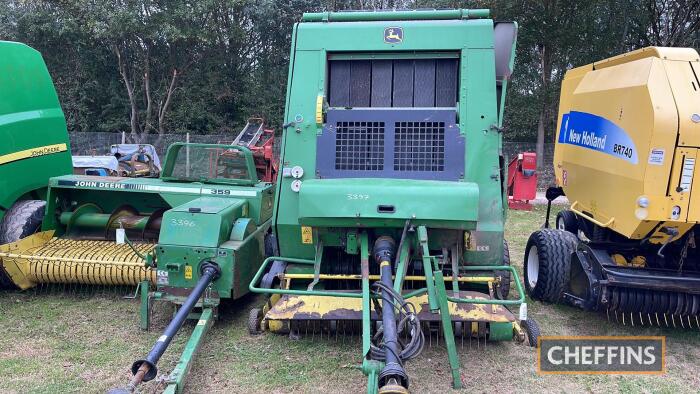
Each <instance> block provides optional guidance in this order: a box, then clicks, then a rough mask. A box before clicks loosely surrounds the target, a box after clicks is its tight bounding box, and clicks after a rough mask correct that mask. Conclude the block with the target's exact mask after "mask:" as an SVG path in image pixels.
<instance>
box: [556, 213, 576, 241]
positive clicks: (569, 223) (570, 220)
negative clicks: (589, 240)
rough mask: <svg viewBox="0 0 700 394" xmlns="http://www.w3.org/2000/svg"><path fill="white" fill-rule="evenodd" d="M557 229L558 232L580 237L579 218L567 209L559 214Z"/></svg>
mask: <svg viewBox="0 0 700 394" xmlns="http://www.w3.org/2000/svg"><path fill="white" fill-rule="evenodd" d="M556 227H557V229H558V230H564V231H568V232H570V233H571V234H574V235H576V236H578V218H577V217H576V214H575V213H573V212H571V211H569V210H568V209H565V210H563V211H559V213H558V214H557V220H556Z"/></svg>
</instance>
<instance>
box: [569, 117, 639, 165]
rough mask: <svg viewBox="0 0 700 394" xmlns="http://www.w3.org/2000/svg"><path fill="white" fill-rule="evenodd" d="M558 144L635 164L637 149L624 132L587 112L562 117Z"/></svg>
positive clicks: (609, 122)
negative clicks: (589, 150) (592, 151)
mask: <svg viewBox="0 0 700 394" xmlns="http://www.w3.org/2000/svg"><path fill="white" fill-rule="evenodd" d="M559 143H560V144H570V145H576V146H580V147H582V148H588V149H593V150H596V151H598V152H603V153H605V154H608V155H611V156H615V157H617V158H620V159H622V160H625V161H628V162H630V163H632V164H637V149H636V147H635V146H634V141H632V138H630V136H629V135H627V133H626V132H625V130H623V129H622V128H621V127H620V126H618V125H616V124H614V123H613V122H611V121H609V120H607V119H605V118H603V117H601V116H598V115H594V114H589V113H587V112H578V111H571V112H569V113H567V114H564V115H563V117H562V120H561V130H559Z"/></svg>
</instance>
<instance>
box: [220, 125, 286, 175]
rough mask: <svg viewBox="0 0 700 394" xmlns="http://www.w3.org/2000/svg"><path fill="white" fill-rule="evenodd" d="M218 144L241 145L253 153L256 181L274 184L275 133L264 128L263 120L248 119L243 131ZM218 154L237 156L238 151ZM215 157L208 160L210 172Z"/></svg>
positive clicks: (275, 173)
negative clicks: (231, 139)
mask: <svg viewBox="0 0 700 394" xmlns="http://www.w3.org/2000/svg"><path fill="white" fill-rule="evenodd" d="M219 144H224V145H227V144H230V145H241V146H245V147H246V148H248V149H250V150H251V152H253V159H254V160H255V168H256V170H257V173H258V179H259V180H261V181H263V182H270V183H274V182H275V181H276V180H277V169H278V164H277V159H276V157H275V131H274V130H272V129H266V128H265V120H264V119H262V118H250V119H248V122H247V123H246V125H245V127H244V128H243V130H241V132H240V133H238V135H237V136H236V138H235V139H234V140H233V142H231V141H219ZM218 154H220V155H224V156H227V155H228V156H237V155H239V152H238V151H225V152H224V151H221V152H219V153H218ZM216 160H218V156H217V157H213V156H212V157H211V158H210V164H209V166H210V172H211V171H213V168H214V166H215V165H216Z"/></svg>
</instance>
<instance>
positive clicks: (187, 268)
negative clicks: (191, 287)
mask: <svg viewBox="0 0 700 394" xmlns="http://www.w3.org/2000/svg"><path fill="white" fill-rule="evenodd" d="M185 279H192V266H191V265H186V266H185Z"/></svg>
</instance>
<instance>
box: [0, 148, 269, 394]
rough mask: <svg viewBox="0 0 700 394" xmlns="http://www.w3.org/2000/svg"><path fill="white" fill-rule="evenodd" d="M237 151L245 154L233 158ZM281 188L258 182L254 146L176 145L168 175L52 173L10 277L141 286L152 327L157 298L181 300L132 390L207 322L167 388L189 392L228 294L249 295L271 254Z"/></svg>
mask: <svg viewBox="0 0 700 394" xmlns="http://www.w3.org/2000/svg"><path fill="white" fill-rule="evenodd" d="M231 151H236V152H237V153H239V154H240V157H242V158H243V160H236V161H231V160H229V157H228V156H229V155H228V153H230V152H231ZM212 157H215V159H214V160H213V162H212V160H211V159H212ZM273 194H274V191H273V185H272V184H270V183H267V182H261V181H259V180H258V178H257V171H256V167H255V161H254V159H253V156H252V153H251V152H250V150H249V149H248V148H245V147H242V146H231V145H206V144H183V143H176V144H173V145H172V146H171V147H170V148H169V150H168V153H167V156H166V160H165V163H164V166H163V171H162V173H161V177H160V178H119V177H96V176H80V175H66V176H60V177H55V178H51V179H50V181H49V190H48V194H47V202H48V203H47V206H46V215H45V217H44V220H43V225H42V229H41V230H42V231H40V232H38V233H36V234H34V235H31V236H29V237H25V238H23V239H20V240H18V241H16V242H12V243H9V244H5V245H2V246H0V265H2V267H3V271H2V273H4V274H5V275H6V277H5V280H6V281H10V283H12V284H14V285H15V286H17V287H19V288H20V289H28V288H32V287H35V286H43V285H46V284H49V283H64V284H81V285H107V286H112V285H129V286H139V288H140V296H141V308H140V313H141V327H142V328H143V329H148V328H149V318H150V310H151V307H152V306H153V304H154V302H156V301H168V302H171V303H173V304H174V305H175V306H176V308H177V310H178V312H177V314H176V315H175V317H174V318H173V320H172V322H171V323H170V325H169V326H168V327H167V329H166V330H165V332H164V334H163V335H162V336H161V337H160V338H159V339H158V342H157V343H156V345H155V346H154V348H153V350H152V351H151V352H150V353H149V354H148V356H146V357H145V358H144V359H141V360H138V361H136V362H135V363H134V365H133V368H132V371H133V373H134V379H133V380H132V382H131V384H130V386H129V387H128V390H127V391H133V390H134V389H135V388H136V386H137V385H138V384H139V383H140V382H141V381H148V380H151V379H153V378H155V377H156V374H157V367H156V364H157V362H158V359H159V358H160V356H161V355H162V354H163V352H164V351H165V350H166V348H167V347H168V345H169V344H170V341H171V339H172V338H173V336H174V335H175V333H176V332H177V331H178V329H179V328H180V327H181V326H182V324H183V323H184V321H185V320H186V319H188V318H191V319H199V321H198V323H197V325H196V326H195V329H194V332H193V334H192V336H191V338H190V340H189V342H188V343H187V345H186V348H185V352H184V353H183V355H182V357H181V359H180V362H179V363H178V365H177V366H176V368H175V370H174V371H173V372H172V373H171V374H169V375H168V376H167V378H166V383H167V384H168V389H167V390H172V391H178V392H179V391H181V390H182V387H183V385H184V379H185V374H186V373H187V371H188V370H189V366H190V361H191V359H192V356H193V355H194V353H195V352H196V349H197V348H198V347H199V344H200V343H201V340H202V338H203V337H204V334H205V333H206V331H207V330H208V329H209V327H210V326H211V324H212V323H213V321H214V319H215V318H216V314H217V306H218V305H219V302H220V300H221V299H226V298H229V299H238V298H240V297H242V296H243V295H245V294H247V293H248V292H249V291H248V283H249V282H250V280H251V279H252V278H253V276H254V274H255V272H256V271H257V269H258V268H259V267H260V265H261V264H262V262H263V259H264V253H263V250H264V237H265V234H266V233H267V232H268V230H269V228H270V223H271V216H272V203H273ZM42 212H43V211H42Z"/></svg>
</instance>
